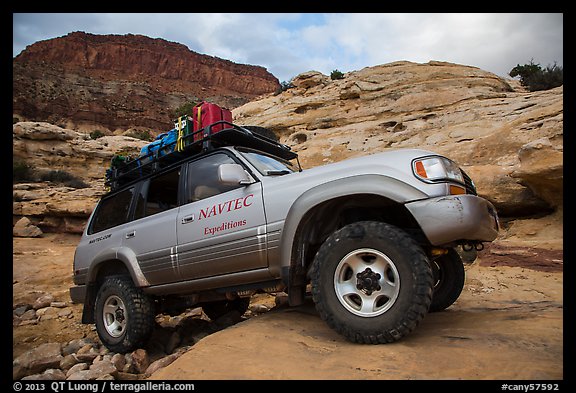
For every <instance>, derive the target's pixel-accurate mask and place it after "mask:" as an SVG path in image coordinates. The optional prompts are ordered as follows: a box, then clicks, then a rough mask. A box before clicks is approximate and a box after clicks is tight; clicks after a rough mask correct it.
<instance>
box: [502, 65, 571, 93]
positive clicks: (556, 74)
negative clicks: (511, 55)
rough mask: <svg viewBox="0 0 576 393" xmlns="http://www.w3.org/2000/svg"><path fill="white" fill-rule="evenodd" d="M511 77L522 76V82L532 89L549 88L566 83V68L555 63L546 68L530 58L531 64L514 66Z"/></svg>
mask: <svg viewBox="0 0 576 393" xmlns="http://www.w3.org/2000/svg"><path fill="white" fill-rule="evenodd" d="M508 75H510V76H511V77H513V78H514V77H516V76H519V77H520V83H521V84H522V86H524V87H526V88H527V89H528V90H530V91H537V90H549V89H553V88H555V87H558V86H562V84H563V83H564V70H563V69H562V67H559V66H557V65H556V63H554V65H553V66H550V65H548V66H547V67H546V68H545V69H542V67H540V64H535V63H534V62H533V61H532V60H530V63H529V64H524V65H520V64H518V65H517V66H516V67H514V68H512V70H511V71H510V73H509V74H508Z"/></svg>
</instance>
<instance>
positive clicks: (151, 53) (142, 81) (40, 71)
mask: <svg viewBox="0 0 576 393" xmlns="http://www.w3.org/2000/svg"><path fill="white" fill-rule="evenodd" d="M13 71H14V74H13V75H14V76H13V111H14V114H16V115H20V116H22V117H24V118H25V119H30V120H36V121H49V122H52V123H56V124H62V125H67V126H68V127H72V128H90V127H92V128H98V126H101V127H104V128H108V129H110V130H114V129H117V128H119V129H127V128H130V127H144V128H151V129H161V130H165V129H167V128H169V127H171V126H172V120H173V119H172V116H173V114H172V110H173V109H174V108H176V107H178V106H180V105H181V104H183V103H184V102H186V101H188V100H192V101H194V100H202V99H208V100H210V101H213V102H216V103H218V104H220V105H222V106H225V107H228V108H234V107H236V106H238V105H242V104H244V103H246V102H248V101H249V100H251V99H253V98H255V97H257V96H259V95H261V94H265V93H270V92H273V91H274V90H276V89H277V88H278V86H279V83H278V79H277V78H275V77H274V76H273V75H272V74H270V73H269V72H268V71H267V70H266V69H265V68H263V67H260V66H252V65H243V64H236V63H233V62H231V61H228V60H223V59H219V58H217V57H212V56H207V55H202V54H199V53H196V52H193V51H191V50H189V49H188V48H187V47H186V46H184V45H182V44H178V43H174V42H169V41H166V40H163V39H153V38H149V37H145V36H141V35H132V34H128V35H94V34H87V33H83V32H75V33H70V34H68V35H66V36H64V37H60V38H55V39H51V40H46V41H40V42H37V43H35V44H33V45H30V46H28V47H27V48H26V49H25V50H24V51H23V52H22V53H20V55H18V56H17V57H16V58H15V59H14V61H13Z"/></svg>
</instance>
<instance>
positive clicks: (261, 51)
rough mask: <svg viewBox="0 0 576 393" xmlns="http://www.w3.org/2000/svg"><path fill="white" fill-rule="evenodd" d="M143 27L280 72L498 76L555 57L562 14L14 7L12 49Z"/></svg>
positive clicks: (559, 53)
mask: <svg viewBox="0 0 576 393" xmlns="http://www.w3.org/2000/svg"><path fill="white" fill-rule="evenodd" d="M77 30H80V31H85V32H88V33H94V34H127V33H133V34H143V35H147V36H150V37H153V38H164V39H166V40H169V41H174V42H179V43H181V44H184V45H186V46H188V48H190V49H191V50H193V51H196V52H200V53H205V54H208V55H212V56H217V57H221V58H224V59H228V60H231V61H234V62H239V63H245V64H254V65H261V66H264V67H266V68H267V69H268V70H269V71H270V72H272V73H273V74H274V75H275V76H276V77H277V78H278V79H279V80H280V81H283V80H289V79H290V78H292V77H294V76H296V75H297V74H299V73H301V72H305V71H309V70H317V71H321V72H323V73H326V74H329V73H330V71H332V70H334V69H339V70H340V71H344V72H346V71H352V70H357V69H361V68H363V67H366V66H372V65H377V64H383V63H389V62H393V61H398V60H409V61H415V62H427V61H429V60H440V61H449V62H454V63H460V64H465V65H472V66H476V67H479V68H482V69H484V70H486V71H491V72H494V73H497V74H499V75H501V76H505V75H506V74H507V72H508V71H509V70H510V69H511V68H512V67H514V66H515V65H516V64H525V63H528V62H529V61H530V60H531V59H533V60H534V61H535V62H536V63H540V64H541V65H543V66H545V65H548V64H552V63H553V62H555V61H556V62H558V65H562V64H563V15H562V14H474V13H467V14H454V13H448V14H446V13H442V14H415V13H414V14H384V13H370V14H360V13H353V14H341V13H336V14H295V13H294V14H278V13H272V14H235V13H220V14H190V13H180V14H166V13H159V14H141V13H137V14H14V17H13V53H14V55H16V54H18V53H19V52H20V51H21V50H22V49H24V47H25V46H26V45H29V44H32V43H33V42H35V41H38V40H42V39H48V38H54V37H57V36H62V35H65V34H67V33H69V32H72V31H77Z"/></svg>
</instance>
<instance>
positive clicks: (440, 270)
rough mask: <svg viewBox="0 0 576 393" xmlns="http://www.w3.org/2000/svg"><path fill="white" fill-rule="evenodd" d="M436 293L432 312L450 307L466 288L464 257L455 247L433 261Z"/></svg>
mask: <svg viewBox="0 0 576 393" xmlns="http://www.w3.org/2000/svg"><path fill="white" fill-rule="evenodd" d="M432 273H433V276H434V293H433V294H432V304H431V305H430V312H436V311H442V310H445V309H447V308H448V307H450V306H451V305H452V304H453V303H454V302H455V301H456V300H457V299H458V298H459V297H460V294H461V293H462V289H464V282H465V275H466V272H465V271H464V265H463V264H462V258H460V255H458V253H457V252H456V250H454V249H453V248H451V249H449V250H448V252H447V253H446V254H444V255H441V256H440V257H438V258H436V259H434V260H433V261H432Z"/></svg>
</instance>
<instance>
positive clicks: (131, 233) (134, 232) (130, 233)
mask: <svg viewBox="0 0 576 393" xmlns="http://www.w3.org/2000/svg"><path fill="white" fill-rule="evenodd" d="M134 236H136V231H132V232H128V233H126V239H130V238H133V237H134Z"/></svg>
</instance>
